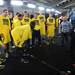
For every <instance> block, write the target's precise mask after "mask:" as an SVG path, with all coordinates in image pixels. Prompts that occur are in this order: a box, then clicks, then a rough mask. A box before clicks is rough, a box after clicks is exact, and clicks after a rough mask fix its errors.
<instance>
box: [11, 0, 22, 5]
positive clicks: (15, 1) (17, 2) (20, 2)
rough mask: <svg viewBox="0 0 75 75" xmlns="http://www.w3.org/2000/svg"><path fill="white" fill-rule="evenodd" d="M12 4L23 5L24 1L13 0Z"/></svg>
mask: <svg viewBox="0 0 75 75" xmlns="http://www.w3.org/2000/svg"><path fill="white" fill-rule="evenodd" d="M11 5H14V6H22V5H23V2H22V1H18V0H12V1H11Z"/></svg>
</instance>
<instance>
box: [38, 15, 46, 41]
mask: <svg viewBox="0 0 75 75" xmlns="http://www.w3.org/2000/svg"><path fill="white" fill-rule="evenodd" d="M38 19H39V25H40V35H41V42H44V40H45V36H46V27H45V16H44V15H39V16H38Z"/></svg>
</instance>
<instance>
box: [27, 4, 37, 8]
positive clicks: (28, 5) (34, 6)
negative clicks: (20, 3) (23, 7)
mask: <svg viewBox="0 0 75 75" xmlns="http://www.w3.org/2000/svg"><path fill="white" fill-rule="evenodd" d="M27 7H29V8H36V5H34V4H27Z"/></svg>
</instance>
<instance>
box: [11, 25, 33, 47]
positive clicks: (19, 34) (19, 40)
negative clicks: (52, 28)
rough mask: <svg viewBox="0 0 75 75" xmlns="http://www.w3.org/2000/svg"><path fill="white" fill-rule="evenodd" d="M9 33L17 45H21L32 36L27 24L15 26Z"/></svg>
mask: <svg viewBox="0 0 75 75" xmlns="http://www.w3.org/2000/svg"><path fill="white" fill-rule="evenodd" d="M11 35H12V37H13V40H14V43H15V45H16V46H17V47H22V45H23V43H24V42H25V41H27V40H28V39H31V38H32V35H31V29H30V26H29V25H23V26H18V27H15V28H14V29H13V30H12V31H11Z"/></svg>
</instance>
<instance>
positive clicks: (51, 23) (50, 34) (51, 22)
mask: <svg viewBox="0 0 75 75" xmlns="http://www.w3.org/2000/svg"><path fill="white" fill-rule="evenodd" d="M47 23H48V26H47V36H48V37H54V33H55V19H54V18H52V17H48V18H47Z"/></svg>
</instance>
